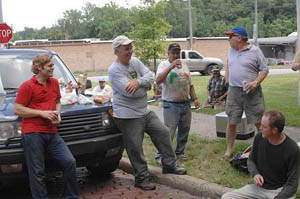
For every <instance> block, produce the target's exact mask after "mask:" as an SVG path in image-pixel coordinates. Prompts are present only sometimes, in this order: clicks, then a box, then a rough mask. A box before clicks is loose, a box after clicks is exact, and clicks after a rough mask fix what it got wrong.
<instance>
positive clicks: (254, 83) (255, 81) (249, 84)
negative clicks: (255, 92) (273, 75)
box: [245, 71, 268, 90]
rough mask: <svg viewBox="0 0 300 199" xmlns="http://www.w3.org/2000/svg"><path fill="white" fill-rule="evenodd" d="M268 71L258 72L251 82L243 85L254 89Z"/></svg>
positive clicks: (248, 88) (247, 88)
mask: <svg viewBox="0 0 300 199" xmlns="http://www.w3.org/2000/svg"><path fill="white" fill-rule="evenodd" d="M267 75H268V73H267V72H264V71H262V72H260V73H259V74H258V76H257V77H256V79H255V80H254V81H253V82H248V83H247V84H246V85H245V88H246V90H252V89H256V88H257V87H258V85H259V84H260V83H261V82H262V81H264V79H265V78H266V77H267Z"/></svg>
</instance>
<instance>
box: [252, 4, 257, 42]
mask: <svg viewBox="0 0 300 199" xmlns="http://www.w3.org/2000/svg"><path fill="white" fill-rule="evenodd" d="M254 10H255V17H254V18H255V19H254V21H255V23H254V25H253V39H254V44H255V45H256V46H258V42H257V37H258V24H257V23H258V22H257V0H254Z"/></svg>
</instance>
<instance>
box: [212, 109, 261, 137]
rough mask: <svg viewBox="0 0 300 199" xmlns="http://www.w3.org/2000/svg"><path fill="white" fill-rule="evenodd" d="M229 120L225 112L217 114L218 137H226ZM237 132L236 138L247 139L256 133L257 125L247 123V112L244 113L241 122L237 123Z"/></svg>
mask: <svg viewBox="0 0 300 199" xmlns="http://www.w3.org/2000/svg"><path fill="white" fill-rule="evenodd" d="M227 122H228V118H227V115H226V113H225V112H222V113H218V114H216V133H217V136H218V137H226V128H227ZM236 133H237V136H236V139H238V140H247V139H249V138H251V137H253V136H254V134H255V125H254V124H247V119H246V115H245V113H243V116H242V121H241V123H239V124H238V125H237V129H236Z"/></svg>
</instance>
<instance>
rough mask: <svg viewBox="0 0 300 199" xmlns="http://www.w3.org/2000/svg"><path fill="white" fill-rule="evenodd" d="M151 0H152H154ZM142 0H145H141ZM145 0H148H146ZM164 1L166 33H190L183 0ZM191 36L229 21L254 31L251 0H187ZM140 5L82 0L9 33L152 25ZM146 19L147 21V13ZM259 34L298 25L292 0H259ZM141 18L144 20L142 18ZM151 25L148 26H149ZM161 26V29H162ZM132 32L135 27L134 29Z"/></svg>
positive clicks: (89, 33)
mask: <svg viewBox="0 0 300 199" xmlns="http://www.w3.org/2000/svg"><path fill="white" fill-rule="evenodd" d="M153 2H157V1H155V0H153ZM143 3H144V4H145V5H146V4H147V1H145V0H143ZM148 3H149V2H148ZM160 3H163V4H164V6H163V7H164V8H163V9H161V12H160V13H157V14H159V17H160V18H161V19H162V20H165V21H166V23H167V24H170V25H171V28H170V30H169V32H167V37H170V38H180V37H188V36H189V28H188V2H187V0H161V1H160ZM191 4H192V18H193V36H195V37H211V36H225V35H224V32H225V31H226V30H229V29H231V28H232V27H233V26H236V25H241V26H244V27H246V28H247V30H248V32H249V35H250V37H252V33H253V23H254V1H253V0H191ZM143 9H145V7H143V6H142V7H132V8H124V7H120V6H118V5H116V4H115V3H113V2H110V3H109V4H106V5H105V6H103V7H97V6H96V5H94V4H91V3H86V4H85V5H84V7H83V8H82V9H81V10H66V11H65V12H64V16H63V18H61V19H58V21H57V24H55V25H53V26H52V27H50V28H46V27H43V28H41V29H39V30H38V29H33V28H30V27H26V28H25V29H24V30H23V31H19V32H17V33H15V34H14V38H13V40H19V39H30V40H31V39H49V40H58V39H83V38H100V39H101V40H110V39H113V38H114V37H115V36H117V35H121V34H128V33H130V32H132V31H133V30H135V32H136V30H137V29H140V28H143V29H151V26H153V24H151V25H146V24H147V23H145V24H141V22H142V21H143V20H145V18H147V17H149V16H148V15H143V14H142V15H141V13H142V12H143ZM146 21H151V17H150V19H147V20H146ZM258 21H259V23H258V30H259V32H258V37H274V36H287V35H288V34H290V33H291V32H295V31H296V30H297V23H296V1H295V0H258ZM143 23H144V22H143ZM148 26H150V27H148ZM162 32H164V30H162ZM136 34H137V32H136Z"/></svg>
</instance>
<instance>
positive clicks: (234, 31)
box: [225, 26, 248, 37]
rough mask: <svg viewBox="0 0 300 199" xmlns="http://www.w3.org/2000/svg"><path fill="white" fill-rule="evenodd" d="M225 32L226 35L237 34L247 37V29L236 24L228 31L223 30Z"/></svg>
mask: <svg viewBox="0 0 300 199" xmlns="http://www.w3.org/2000/svg"><path fill="white" fill-rule="evenodd" d="M225 34H226V35H234V34H238V35H241V36H243V37H248V33H247V30H246V29H245V28H244V27H242V26H236V27H234V28H232V29H231V30H230V31H227V32H225Z"/></svg>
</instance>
